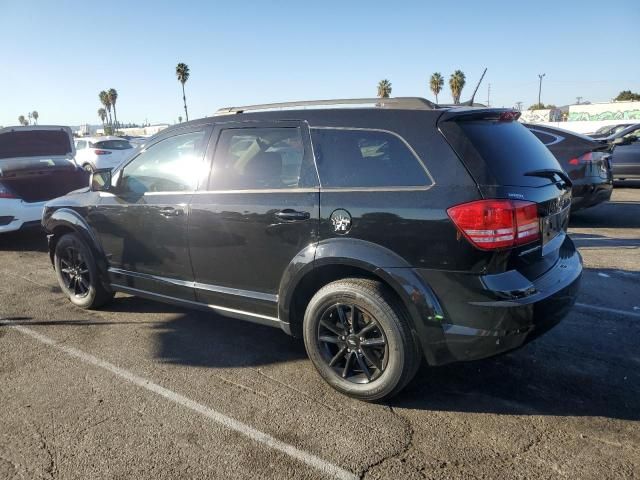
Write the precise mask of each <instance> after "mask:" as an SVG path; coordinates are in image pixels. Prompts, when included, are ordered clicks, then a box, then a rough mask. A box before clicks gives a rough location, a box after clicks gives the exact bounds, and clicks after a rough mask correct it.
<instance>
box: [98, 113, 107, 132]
mask: <svg viewBox="0 0 640 480" xmlns="http://www.w3.org/2000/svg"><path fill="white" fill-rule="evenodd" d="M98 117H99V118H100V120H102V130H104V121H105V120H106V119H107V111H106V110H105V109H104V108H99V109H98Z"/></svg>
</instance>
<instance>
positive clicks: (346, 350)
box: [317, 303, 389, 384]
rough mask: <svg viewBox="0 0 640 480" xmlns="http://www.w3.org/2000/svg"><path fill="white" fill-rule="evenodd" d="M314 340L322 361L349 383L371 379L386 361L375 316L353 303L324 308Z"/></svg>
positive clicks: (382, 338) (386, 352)
mask: <svg viewBox="0 0 640 480" xmlns="http://www.w3.org/2000/svg"><path fill="white" fill-rule="evenodd" d="M317 344H318V347H319V350H320V353H321V355H322V358H323V359H324V360H325V362H326V363H327V364H328V365H329V367H331V369H332V370H333V371H334V372H335V373H336V374H337V375H339V376H340V377H342V378H344V379H345V380H348V381H350V382H352V383H360V384H362V383H370V382H372V381H374V380H376V379H377V378H379V377H380V376H381V375H382V373H383V372H384V369H385V367H386V365H387V361H388V356H389V355H388V345H387V339H386V337H385V335H384V331H383V330H382V328H381V327H380V324H379V323H378V322H377V321H376V319H375V318H374V317H373V316H372V315H370V314H369V313H368V312H366V311H365V310H364V309H362V308H360V307H358V306H356V305H354V304H342V303H338V304H335V305H333V306H331V307H329V308H327V309H326V310H325V311H324V312H323V314H322V317H321V319H320V322H319V323H318V330H317Z"/></svg>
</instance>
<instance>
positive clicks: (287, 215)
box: [275, 208, 311, 222]
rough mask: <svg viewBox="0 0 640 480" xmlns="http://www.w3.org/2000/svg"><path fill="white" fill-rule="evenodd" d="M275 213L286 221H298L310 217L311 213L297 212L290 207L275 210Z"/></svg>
mask: <svg viewBox="0 0 640 480" xmlns="http://www.w3.org/2000/svg"><path fill="white" fill-rule="evenodd" d="M275 215H276V217H277V218H279V219H280V220H286V221H288V222H300V221H303V220H308V219H309V218H311V214H310V213H309V212H299V211H297V210H292V209H290V208H286V209H284V210H280V211H279V212H276V214H275Z"/></svg>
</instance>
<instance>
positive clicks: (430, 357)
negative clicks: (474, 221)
mask: <svg viewBox="0 0 640 480" xmlns="http://www.w3.org/2000/svg"><path fill="white" fill-rule="evenodd" d="M349 277H361V278H371V279H374V280H378V281H381V282H382V283H384V284H385V285H387V286H388V287H389V288H390V289H391V290H392V292H393V293H394V294H395V296H396V297H397V298H398V299H399V300H400V302H401V304H402V305H403V306H404V307H405V309H406V313H407V314H408V316H409V320H410V321H411V328H412V332H413V333H414V335H415V336H416V338H417V339H418V341H419V343H420V345H421V347H422V350H423V353H424V355H425V357H426V358H427V361H428V362H429V363H434V364H435V363H437V362H436V359H437V358H438V356H439V355H440V354H439V348H442V347H440V345H443V341H442V340H443V333H442V327H441V325H440V321H441V320H442V319H443V317H444V313H443V310H442V307H441V306H440V303H439V301H438V299H437V298H436V295H435V293H434V292H433V290H432V289H431V288H430V287H429V286H428V285H427V283H426V282H425V281H424V280H423V279H422V278H421V277H419V276H418V274H417V273H416V272H415V271H414V270H413V268H411V266H410V265H409V264H408V263H407V262H406V261H405V260H404V259H403V258H401V257H400V256H398V255H397V254H395V253H394V252H392V251H390V250H388V249H386V248H384V247H382V246H380V245H377V244H374V243H371V242H367V241H364V240H358V239H350V238H349V239H347V238H336V239H329V240H326V241H323V242H320V243H319V244H317V245H315V246H310V247H307V248H306V249H305V250H303V251H302V252H300V254H299V255H298V256H296V258H295V259H294V261H292V262H291V264H290V265H289V268H288V269H287V271H286V272H285V275H284V276H283V280H282V282H281V284H280V289H279V295H278V299H279V300H278V316H279V318H280V320H281V321H282V324H283V329H284V330H285V331H286V332H287V333H289V334H291V335H293V336H296V337H297V336H300V335H301V332H302V321H303V318H304V312H305V310H306V306H307V304H308V303H309V300H311V297H312V296H313V295H314V294H315V292H317V291H318V290H319V289H320V288H322V287H323V286H324V285H326V284H328V283H330V282H333V281H336V280H340V279H342V278H349Z"/></svg>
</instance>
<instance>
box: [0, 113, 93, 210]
mask: <svg viewBox="0 0 640 480" xmlns="http://www.w3.org/2000/svg"><path fill="white" fill-rule="evenodd" d="M74 155H75V146H74V144H73V134H72V133H71V129H70V128H69V127H59V126H45V125H34V126H29V127H9V128H4V129H2V130H0V189H1V190H2V191H3V192H4V193H3V197H4V198H19V199H22V200H23V201H25V202H29V203H32V202H42V201H45V200H50V199H52V198H56V197H60V196H62V195H66V194H67V193H69V192H71V191H73V190H77V189H79V188H82V187H86V186H87V185H88V182H89V180H88V174H87V173H86V172H85V171H84V170H82V169H81V168H79V167H78V166H77V165H76V163H75V161H74Z"/></svg>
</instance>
